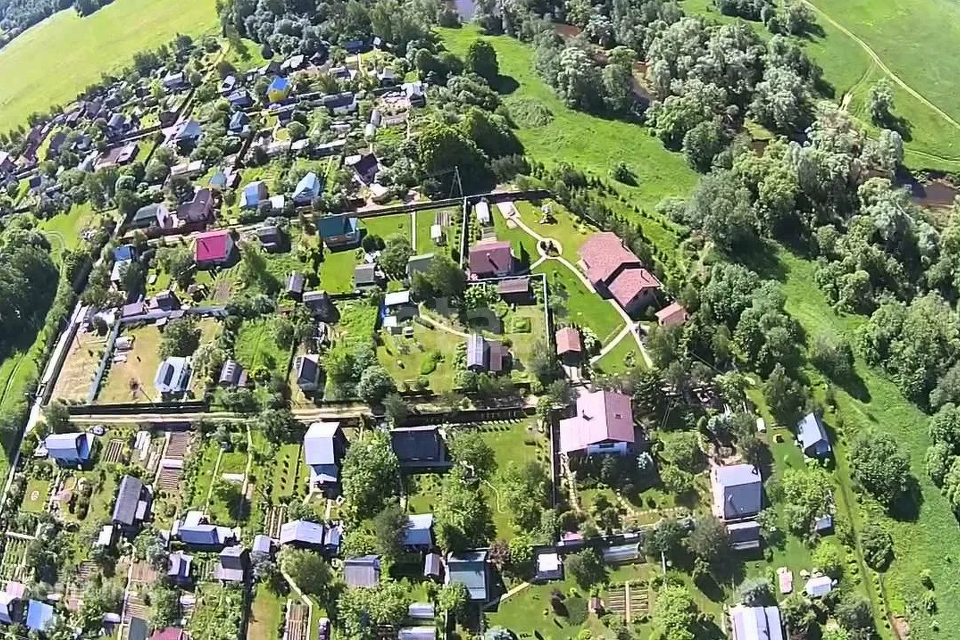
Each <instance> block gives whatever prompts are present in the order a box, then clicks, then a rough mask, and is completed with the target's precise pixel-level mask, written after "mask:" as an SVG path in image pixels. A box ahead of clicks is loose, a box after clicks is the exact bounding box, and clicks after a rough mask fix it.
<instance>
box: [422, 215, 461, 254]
mask: <svg viewBox="0 0 960 640" xmlns="http://www.w3.org/2000/svg"><path fill="white" fill-rule="evenodd" d="M440 213H449V215H450V226H447V227H444V228H443V233H444V235H445V236H446V238H447V243H446V245H445V246H446V247H447V251H449V247H451V246H453V245H452V244H451V243H450V240H451V238H452V236H453V230H452V227H454V226H456V225H457V224H458V223H459V222H460V218H461V212H460V211H459V210H457V209H455V208H454V209H428V210H424V211H417V213H416V218H417V220H416V222H417V225H416V227H417V233H416V235H417V237H416V241H417V242H416V245H415V246H414V247H413V250H414V251H416V252H417V253H418V254H419V253H437V254H439V253H443V251H444V249H443V247H441V246H439V245H436V244H434V242H433V238H431V237H430V228H431V227H432V226H433V225H434V223H435V222H436V219H437V215H438V214H440Z"/></svg>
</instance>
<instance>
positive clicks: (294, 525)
mask: <svg viewBox="0 0 960 640" xmlns="http://www.w3.org/2000/svg"><path fill="white" fill-rule="evenodd" d="M323 533H324V527H323V525H322V524H317V523H316V522H307V521H306V520H294V521H292V522H288V523H286V524H284V525H283V526H281V527H280V544H291V543H295V542H298V543H301V544H312V545H317V546H320V545H322V544H323Z"/></svg>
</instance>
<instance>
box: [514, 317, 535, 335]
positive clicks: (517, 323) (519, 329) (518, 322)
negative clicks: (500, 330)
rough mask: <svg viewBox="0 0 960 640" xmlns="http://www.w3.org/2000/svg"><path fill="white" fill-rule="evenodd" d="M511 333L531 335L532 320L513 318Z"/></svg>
mask: <svg viewBox="0 0 960 640" xmlns="http://www.w3.org/2000/svg"><path fill="white" fill-rule="evenodd" d="M510 333H530V318H513V319H512V321H511V322H510Z"/></svg>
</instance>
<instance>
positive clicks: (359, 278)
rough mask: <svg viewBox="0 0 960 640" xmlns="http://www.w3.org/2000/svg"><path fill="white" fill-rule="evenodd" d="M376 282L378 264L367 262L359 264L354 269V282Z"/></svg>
mask: <svg viewBox="0 0 960 640" xmlns="http://www.w3.org/2000/svg"><path fill="white" fill-rule="evenodd" d="M376 282H377V265H375V264H371V263H369V262H365V263H364V264H358V265H357V268H356V269H354V270H353V283H354V284H355V285H368V284H376Z"/></svg>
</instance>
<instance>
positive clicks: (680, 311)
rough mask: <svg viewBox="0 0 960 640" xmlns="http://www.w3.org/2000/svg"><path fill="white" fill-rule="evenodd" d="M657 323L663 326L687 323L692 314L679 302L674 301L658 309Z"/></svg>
mask: <svg viewBox="0 0 960 640" xmlns="http://www.w3.org/2000/svg"><path fill="white" fill-rule="evenodd" d="M656 316H657V324H659V325H660V326H661V327H673V326H676V325H680V324H683V323H685V322H686V321H687V320H688V319H689V318H690V314H688V313H687V310H686V309H685V308H684V306H683V305H682V304H680V303H679V302H673V303H671V304H668V305H667V306H665V307H664V308H663V309H660V311H657V313H656Z"/></svg>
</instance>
